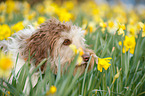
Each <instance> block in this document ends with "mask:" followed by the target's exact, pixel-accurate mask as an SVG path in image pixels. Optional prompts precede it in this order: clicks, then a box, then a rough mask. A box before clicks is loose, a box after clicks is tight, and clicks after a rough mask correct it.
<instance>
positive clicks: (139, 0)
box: [0, 0, 145, 5]
mask: <svg viewBox="0 0 145 96" xmlns="http://www.w3.org/2000/svg"><path fill="white" fill-rule="evenodd" d="M3 1H6V0H0V2H3ZM16 1H27V2H29V3H30V4H31V5H34V4H36V3H39V2H43V1H44V0H16ZM47 1H50V0H47ZM51 1H52V0H51ZM53 1H54V2H56V3H58V4H63V2H65V1H74V2H78V3H82V2H85V1H93V0H53ZM95 1H96V2H109V3H110V4H115V3H125V4H132V5H137V4H145V0H95Z"/></svg>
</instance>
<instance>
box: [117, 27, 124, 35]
mask: <svg viewBox="0 0 145 96" xmlns="http://www.w3.org/2000/svg"><path fill="white" fill-rule="evenodd" d="M118 35H122V36H124V31H123V29H122V28H119V30H118Z"/></svg>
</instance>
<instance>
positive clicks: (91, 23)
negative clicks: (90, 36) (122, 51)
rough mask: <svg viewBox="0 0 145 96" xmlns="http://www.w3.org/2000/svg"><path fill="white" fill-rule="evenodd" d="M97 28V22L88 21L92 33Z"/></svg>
mask: <svg viewBox="0 0 145 96" xmlns="http://www.w3.org/2000/svg"><path fill="white" fill-rule="evenodd" d="M96 28H97V27H96V23H95V22H94V21H90V22H89V23H88V28H87V29H88V30H89V32H90V33H92V32H95V31H96Z"/></svg>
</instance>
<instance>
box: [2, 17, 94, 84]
mask: <svg viewBox="0 0 145 96" xmlns="http://www.w3.org/2000/svg"><path fill="white" fill-rule="evenodd" d="M9 39H10V40H9V41H5V40H4V41H1V42H0V47H3V50H4V51H5V52H6V51H11V52H13V57H14V60H16V57H17V54H18V53H19V59H18V63H17V64H18V65H17V66H16V73H17V72H18V70H19V69H20V68H21V67H22V65H23V64H24V63H25V60H27V59H28V57H29V52H30V56H33V57H32V59H31V63H32V67H31V70H33V68H35V66H37V65H38V64H39V63H40V62H41V61H42V60H43V59H44V58H48V59H49V60H50V61H49V62H50V64H51V69H52V71H53V72H54V73H55V74H56V73H57V69H58V61H59V57H60V64H61V68H62V69H63V68H64V66H65V64H66V63H67V62H68V65H69V64H70V62H71V61H72V60H73V57H74V53H73V51H72V50H71V49H70V48H69V47H68V46H67V45H63V42H64V40H65V39H69V40H70V41H71V44H74V45H76V47H77V48H79V47H81V48H82V49H83V50H84V53H85V54H88V55H93V54H94V53H93V51H92V50H90V49H87V48H86V44H85V39H84V31H83V30H82V29H81V28H80V27H77V26H75V25H72V23H70V22H64V23H61V22H60V21H58V20H57V19H55V18H52V19H49V20H48V21H46V22H45V23H43V24H41V25H40V26H39V28H38V29H36V30H35V29H34V28H33V27H32V26H29V27H28V28H27V29H24V30H21V31H19V32H17V33H15V34H14V35H13V37H10V38H9ZM86 65H87V63H84V61H83V62H82V64H81V65H78V64H76V67H75V70H74V74H75V73H76V72H77V70H80V74H82V73H83V72H84V71H85V68H86ZM93 65H94V58H93V57H92V59H91V62H90V66H89V70H90V69H92V68H93ZM45 66H46V64H44V65H43V66H42V67H41V69H42V70H45V69H44V68H45ZM35 84H36V83H35ZM35 84H33V85H35Z"/></svg>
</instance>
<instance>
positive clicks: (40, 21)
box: [37, 16, 46, 24]
mask: <svg viewBox="0 0 145 96" xmlns="http://www.w3.org/2000/svg"><path fill="white" fill-rule="evenodd" d="M45 20H46V18H45V17H42V16H41V17H38V21H37V22H38V24H41V23H44V22H45Z"/></svg>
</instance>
